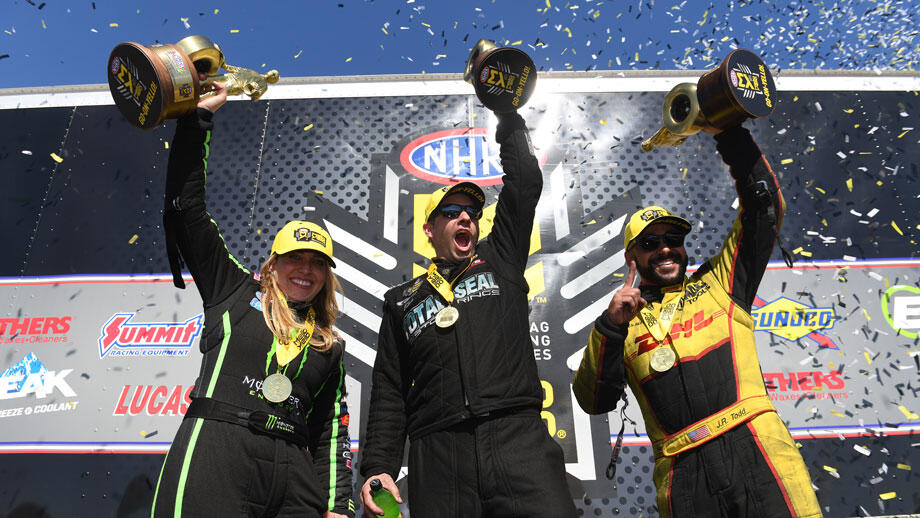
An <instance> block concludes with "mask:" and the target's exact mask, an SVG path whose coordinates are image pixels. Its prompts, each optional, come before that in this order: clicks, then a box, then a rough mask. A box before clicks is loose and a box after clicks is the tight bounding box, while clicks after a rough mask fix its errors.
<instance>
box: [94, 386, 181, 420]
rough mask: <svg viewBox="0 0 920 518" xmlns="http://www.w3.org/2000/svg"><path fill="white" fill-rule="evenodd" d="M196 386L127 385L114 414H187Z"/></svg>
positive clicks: (116, 404)
mask: <svg viewBox="0 0 920 518" xmlns="http://www.w3.org/2000/svg"><path fill="white" fill-rule="evenodd" d="M194 388H195V387H194V385H192V386H188V387H184V386H182V385H175V386H171V387H170V386H166V385H125V386H124V387H123V388H122V389H121V394H119V396H118V401H117V402H116V403H115V410H113V411H112V415H114V416H126V415H128V416H131V415H149V416H156V415H168V416H174V415H185V412H186V411H187V410H188V406H189V405H191V404H192V398H191V394H192V389H194Z"/></svg>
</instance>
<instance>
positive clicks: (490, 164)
mask: <svg viewBox="0 0 920 518" xmlns="http://www.w3.org/2000/svg"><path fill="white" fill-rule="evenodd" d="M399 160H400V162H401V163H402V166H403V167H404V168H405V169H406V171H408V172H409V173H411V174H413V175H415V176H417V177H419V178H422V179H423V180H428V181H430V182H435V183H440V184H452V183H457V182H464V181H465V182H474V183H476V184H478V185H496V184H500V183H501V182H502V176H503V175H504V173H503V172H502V167H501V163H499V160H498V144H497V143H495V142H494V141H493V140H492V139H489V138H488V136H487V130H486V129H485V128H462V129H449V130H443V131H436V132H434V133H429V134H427V135H423V136H421V137H419V138H417V139H415V140H413V141H412V142H409V143H408V144H407V145H406V147H404V148H403V150H402V152H401V153H400V156H399Z"/></svg>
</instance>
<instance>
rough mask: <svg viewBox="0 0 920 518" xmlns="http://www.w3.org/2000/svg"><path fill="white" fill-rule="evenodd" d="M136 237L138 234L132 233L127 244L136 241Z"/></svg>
mask: <svg viewBox="0 0 920 518" xmlns="http://www.w3.org/2000/svg"><path fill="white" fill-rule="evenodd" d="M137 238H138V235H137V234H134V235H133V236H131V239H129V240H128V244H129V245H133V244H134V242H135V241H137Z"/></svg>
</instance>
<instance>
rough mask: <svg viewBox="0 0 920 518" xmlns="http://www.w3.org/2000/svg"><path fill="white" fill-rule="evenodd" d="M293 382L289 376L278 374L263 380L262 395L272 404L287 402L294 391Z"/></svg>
mask: <svg viewBox="0 0 920 518" xmlns="http://www.w3.org/2000/svg"><path fill="white" fill-rule="evenodd" d="M293 388H294V387H293V385H292V384H291V380H289V379H288V377H287V376H285V375H284V374H281V373H280V372H276V373H274V374H272V375H271V376H268V377H267V378H265V379H264V380H262V395H263V396H264V397H265V399H267V400H269V401H271V402H272V403H280V402H282V401H286V400H287V398H288V397H290V395H291V391H292V390H293Z"/></svg>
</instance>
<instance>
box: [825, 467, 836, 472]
mask: <svg viewBox="0 0 920 518" xmlns="http://www.w3.org/2000/svg"><path fill="white" fill-rule="evenodd" d="M824 471H827V472H828V473H837V470H836V469H835V468H832V467H830V466H824Z"/></svg>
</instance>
